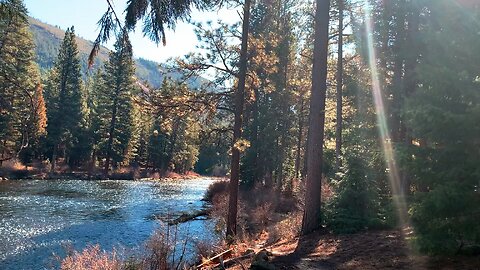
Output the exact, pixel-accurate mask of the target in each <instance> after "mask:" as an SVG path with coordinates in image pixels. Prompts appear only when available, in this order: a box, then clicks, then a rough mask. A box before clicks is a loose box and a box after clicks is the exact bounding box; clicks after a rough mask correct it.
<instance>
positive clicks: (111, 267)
mask: <svg viewBox="0 0 480 270" xmlns="http://www.w3.org/2000/svg"><path fill="white" fill-rule="evenodd" d="M60 269H61V270H120V269H122V262H121V260H120V259H119V258H118V257H117V254H116V252H115V251H113V252H111V253H107V252H105V251H102V250H101V249H100V246H99V245H95V246H90V247H87V248H85V249H84V250H83V251H82V252H77V251H73V253H72V254H70V255H68V256H67V257H66V258H65V259H63V260H62V262H61V265H60Z"/></svg>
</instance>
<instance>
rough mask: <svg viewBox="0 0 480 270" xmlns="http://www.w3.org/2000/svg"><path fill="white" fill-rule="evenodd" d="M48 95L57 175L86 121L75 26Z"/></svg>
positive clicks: (67, 37)
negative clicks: (57, 165) (62, 160)
mask: <svg viewBox="0 0 480 270" xmlns="http://www.w3.org/2000/svg"><path fill="white" fill-rule="evenodd" d="M46 91H47V92H48V94H47V96H48V99H47V113H48V119H49V125H48V128H47V131H48V138H47V139H48V143H49V146H50V147H51V148H52V153H51V170H52V172H54V171H55V165H56V162H57V158H58V157H59V156H63V158H64V159H66V160H67V161H68V159H69V158H70V157H71V156H72V155H74V154H75V153H73V152H72V148H73V146H74V145H77V144H78V142H79V136H80V133H81V132H82V126H83V125H84V120H85V119H84V109H85V108H84V101H83V94H82V91H83V85H82V76H81V70H80V58H79V54H78V48H77V44H76V42H75V30H74V28H73V26H72V27H71V28H69V29H67V31H66V32H65V37H64V39H63V41H62V44H61V46H60V49H59V52H58V57H57V60H56V62H55V66H54V68H53V71H52V72H50V77H49V78H48V81H47V83H46Z"/></svg>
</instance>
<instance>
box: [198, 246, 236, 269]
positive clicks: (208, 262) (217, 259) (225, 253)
mask: <svg viewBox="0 0 480 270" xmlns="http://www.w3.org/2000/svg"><path fill="white" fill-rule="evenodd" d="M232 251H233V249H232V248H230V249H227V250H225V251H223V252H221V253H219V254H217V255H215V256H213V257H211V258H210V259H207V260H205V261H204V262H202V263H201V264H199V265H197V266H196V267H195V269H203V268H204V267H206V266H214V265H211V263H216V264H217V265H219V264H222V263H223V257H224V256H228V255H230V254H231V253H232Z"/></svg>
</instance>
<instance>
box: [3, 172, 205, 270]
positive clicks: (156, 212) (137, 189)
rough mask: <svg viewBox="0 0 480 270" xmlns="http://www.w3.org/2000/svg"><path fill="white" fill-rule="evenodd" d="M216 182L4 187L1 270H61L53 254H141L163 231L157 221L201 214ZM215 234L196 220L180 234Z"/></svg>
mask: <svg viewBox="0 0 480 270" xmlns="http://www.w3.org/2000/svg"><path fill="white" fill-rule="evenodd" d="M213 181H214V180H213V179H210V178H199V179H195V180H179V181H165V182H160V181H158V182H152V181H113V180H100V181H82V180H22V181H4V182H0V269H2V270H20V269H52V267H53V268H57V267H58V259H55V256H54V254H56V255H58V256H60V257H64V256H65V254H66V248H67V247H70V248H72V247H73V248H74V249H76V250H81V249H83V248H85V247H86V246H88V245H93V244H99V245H100V246H101V248H102V249H104V250H107V251H111V250H113V249H114V248H115V249H116V250H120V249H124V250H125V249H127V250H134V249H135V248H139V247H141V246H142V245H143V244H144V243H145V241H146V240H148V238H149V237H150V236H151V234H152V232H153V231H154V230H155V229H156V228H158V227H159V226H160V225H159V223H160V222H159V221H158V219H156V217H170V216H177V215H179V214H181V213H182V212H191V211H195V210H198V209H201V208H202V207H203V202H202V201H201V199H202V197H203V194H204V192H205V190H206V188H207V187H208V185H210V184H211V183H212V182H213ZM212 227H213V225H212V224H211V221H209V220H194V221H190V222H187V223H184V224H181V225H180V226H179V230H178V231H179V232H181V235H182V236H181V237H188V238H190V240H193V241H195V240H202V239H199V238H203V240H211V239H212V238H214V237H215V236H214V235H213V233H212V231H213V230H212ZM192 238H193V239H192Z"/></svg>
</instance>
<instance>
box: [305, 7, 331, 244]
mask: <svg viewBox="0 0 480 270" xmlns="http://www.w3.org/2000/svg"><path fill="white" fill-rule="evenodd" d="M316 3H317V8H316V11H315V41H314V47H313V69H312V90H311V100H310V123H309V129H308V145H307V152H308V168H307V183H306V194H305V211H304V213H303V220H302V234H303V235H305V234H308V233H310V232H312V231H314V230H316V229H318V228H320V225H321V217H320V214H321V209H320V207H321V188H322V173H323V166H322V165H323V164H322V163H323V139H324V129H325V96H326V91H327V55H328V24H329V19H330V18H329V11H330V0H316Z"/></svg>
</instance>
